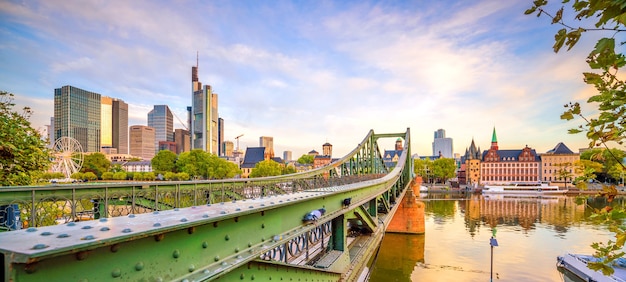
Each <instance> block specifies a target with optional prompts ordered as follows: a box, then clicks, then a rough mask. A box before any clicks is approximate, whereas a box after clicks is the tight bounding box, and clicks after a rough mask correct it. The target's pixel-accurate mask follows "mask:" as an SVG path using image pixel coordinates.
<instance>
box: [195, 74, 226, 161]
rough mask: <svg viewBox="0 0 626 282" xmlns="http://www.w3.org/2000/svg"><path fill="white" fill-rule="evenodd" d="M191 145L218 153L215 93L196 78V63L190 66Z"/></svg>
mask: <svg viewBox="0 0 626 282" xmlns="http://www.w3.org/2000/svg"><path fill="white" fill-rule="evenodd" d="M191 85H192V94H193V95H192V106H191V127H190V131H191V146H192V149H202V150H204V151H206V152H209V153H212V154H215V155H218V154H219V144H218V113H217V94H216V93H213V91H212V89H211V86H210V85H204V87H203V86H202V83H201V82H200V81H199V80H198V65H197V63H196V66H195V67H191Z"/></svg>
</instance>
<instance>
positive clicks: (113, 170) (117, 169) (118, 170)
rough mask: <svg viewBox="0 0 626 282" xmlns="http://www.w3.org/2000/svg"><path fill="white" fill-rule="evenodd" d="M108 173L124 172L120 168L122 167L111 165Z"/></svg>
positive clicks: (122, 168)
mask: <svg viewBox="0 0 626 282" xmlns="http://www.w3.org/2000/svg"><path fill="white" fill-rule="evenodd" d="M109 171H110V172H112V173H118V172H125V170H124V167H122V165H120V164H114V165H112V166H111V168H110V169H109Z"/></svg>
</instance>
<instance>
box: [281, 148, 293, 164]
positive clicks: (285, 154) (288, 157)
mask: <svg viewBox="0 0 626 282" xmlns="http://www.w3.org/2000/svg"><path fill="white" fill-rule="evenodd" d="M291 155H292V152H291V151H283V160H284V161H285V163H287V162H290V161H291V158H292V156H291Z"/></svg>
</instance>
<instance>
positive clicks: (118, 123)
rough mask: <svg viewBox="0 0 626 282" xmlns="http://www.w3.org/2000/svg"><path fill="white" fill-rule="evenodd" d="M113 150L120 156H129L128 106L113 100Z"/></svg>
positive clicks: (118, 100) (120, 101)
mask: <svg viewBox="0 0 626 282" xmlns="http://www.w3.org/2000/svg"><path fill="white" fill-rule="evenodd" d="M112 125H113V130H112V133H113V148H117V153H118V154H128V104H126V103H125V102H124V101H122V100H120V99H115V98H113V123H112Z"/></svg>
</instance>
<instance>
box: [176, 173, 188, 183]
mask: <svg viewBox="0 0 626 282" xmlns="http://www.w3.org/2000/svg"><path fill="white" fill-rule="evenodd" d="M176 177H177V178H178V180H184V181H187V180H189V174H188V173H186V172H179V173H177V174H176Z"/></svg>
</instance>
